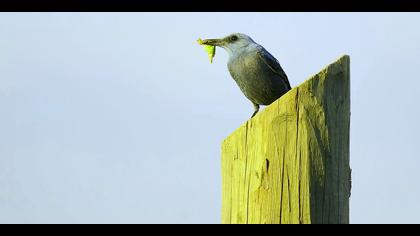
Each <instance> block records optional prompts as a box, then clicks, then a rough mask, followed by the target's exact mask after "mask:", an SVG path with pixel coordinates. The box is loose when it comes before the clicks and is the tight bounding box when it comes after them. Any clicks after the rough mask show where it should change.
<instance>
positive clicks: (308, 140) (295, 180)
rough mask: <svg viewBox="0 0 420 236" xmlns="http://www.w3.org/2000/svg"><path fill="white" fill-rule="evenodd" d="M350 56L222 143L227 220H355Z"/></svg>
mask: <svg viewBox="0 0 420 236" xmlns="http://www.w3.org/2000/svg"><path fill="white" fill-rule="evenodd" d="M349 68H350V58H349V56H343V57H341V58H340V59H339V60H337V61H336V62H335V63H333V64H331V65H329V66H328V67H326V68H325V69H323V70H322V71H321V72H319V73H318V74H317V75H315V76H313V77H312V78H310V79H309V80H307V81H306V82H304V83H303V84H301V85H300V86H298V87H296V88H293V89H292V90H291V91H289V92H288V93H287V94H285V95H284V96H282V97H281V98H280V99H278V100H277V101H275V102H274V103H273V104H271V105H270V106H268V107H267V108H266V109H264V111H262V112H260V113H258V114H257V115H256V116H255V117H254V118H252V119H250V120H249V121H247V122H246V123H244V124H243V125H241V126H240V127H239V128H238V129H237V130H236V131H234V132H233V133H232V134H231V135H230V136H229V137H227V138H226V139H225V140H224V141H223V144H222V182H223V183H222V185H223V186H222V188H223V189H222V192H223V200H222V223H227V224H229V223H232V224H236V223H239V224H247V223H268V224H270V223H272V224H278V223H344V224H346V223H349V196H350V187H351V186H350V184H351V183H350V165H349V132H350V69H349Z"/></svg>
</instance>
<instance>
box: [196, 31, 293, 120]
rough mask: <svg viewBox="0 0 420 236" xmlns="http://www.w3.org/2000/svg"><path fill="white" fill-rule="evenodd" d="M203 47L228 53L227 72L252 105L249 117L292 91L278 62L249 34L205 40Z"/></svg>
mask: <svg viewBox="0 0 420 236" xmlns="http://www.w3.org/2000/svg"><path fill="white" fill-rule="evenodd" d="M202 44H204V45H210V46H214V47H221V48H223V49H224V50H225V51H226V52H227V53H228V56H229V58H228V62H227V66H228V70H229V73H230V75H231V76H232V78H233V80H235V82H236V84H237V85H238V86H239V88H240V90H241V91H242V93H243V94H244V95H245V97H246V98H247V99H248V100H250V101H251V102H252V104H253V105H254V113H252V116H251V118H252V117H254V116H255V115H256V114H257V113H258V111H259V109H260V105H270V104H271V103H273V102H274V101H275V100H277V99H278V98H280V97H281V96H283V95H284V94H285V93H287V92H288V91H289V90H290V89H291V87H290V83H289V80H288V78H287V75H286V73H285V72H284V70H283V69H282V67H281V66H280V63H279V62H278V60H277V59H276V58H275V57H274V56H272V55H271V54H270V53H269V52H268V51H267V50H266V49H265V48H264V47H263V46H261V45H259V44H258V43H256V42H255V41H254V40H253V39H252V38H251V37H249V36H248V35H246V34H243V33H233V34H230V35H228V36H226V37H223V38H215V39H204V40H202Z"/></svg>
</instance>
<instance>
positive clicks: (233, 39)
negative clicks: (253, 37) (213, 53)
mask: <svg viewBox="0 0 420 236" xmlns="http://www.w3.org/2000/svg"><path fill="white" fill-rule="evenodd" d="M237 39H238V37H237V36H236V35H233V36H232V37H230V40H232V41H236V40H237Z"/></svg>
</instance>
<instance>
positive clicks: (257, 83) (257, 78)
mask: <svg viewBox="0 0 420 236" xmlns="http://www.w3.org/2000/svg"><path fill="white" fill-rule="evenodd" d="M228 69H229V72H230V74H231V76H232V78H233V79H234V80H235V82H236V84H237V85H238V86H239V88H240V89H241V91H242V93H243V94H244V95H245V96H246V97H247V98H248V99H249V100H250V101H251V102H253V103H256V104H260V105H269V104H271V103H272V102H274V101H275V100H276V99H277V98H279V97H280V96H281V95H283V94H284V93H285V92H287V88H285V87H284V84H283V83H282V80H281V78H279V76H278V75H277V74H275V73H274V72H273V71H272V70H270V68H269V67H268V66H267V65H266V64H265V63H264V62H262V61H261V59H260V58H259V57H258V54H257V52H248V53H242V54H239V55H237V56H234V57H230V58H229V61H228Z"/></svg>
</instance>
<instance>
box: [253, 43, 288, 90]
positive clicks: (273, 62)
mask: <svg viewBox="0 0 420 236" xmlns="http://www.w3.org/2000/svg"><path fill="white" fill-rule="evenodd" d="M257 55H258V57H259V58H260V59H261V61H263V62H264V63H265V64H266V65H267V66H268V67H269V68H270V69H271V70H272V71H273V72H274V73H276V74H278V75H279V76H280V78H281V79H282V80H283V82H284V83H285V84H286V86H287V87H288V89H292V87H290V83H289V80H288V79H287V75H286V73H284V71H283V69H282V68H281V66H280V64H279V62H278V61H277V59H276V58H275V57H273V56H272V55H271V54H270V53H269V52H267V51H266V50H265V49H261V50H258V51H257Z"/></svg>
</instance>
